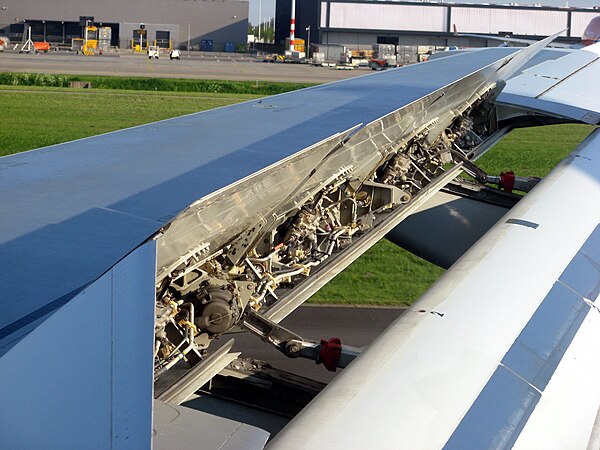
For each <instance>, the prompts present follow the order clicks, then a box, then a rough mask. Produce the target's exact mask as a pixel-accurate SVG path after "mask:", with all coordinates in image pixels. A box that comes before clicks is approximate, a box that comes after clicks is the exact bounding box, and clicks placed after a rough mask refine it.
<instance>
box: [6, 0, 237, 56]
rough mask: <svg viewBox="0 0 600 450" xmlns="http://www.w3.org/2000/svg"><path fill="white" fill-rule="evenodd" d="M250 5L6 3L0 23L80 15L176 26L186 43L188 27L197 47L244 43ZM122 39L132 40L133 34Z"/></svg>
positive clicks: (158, 0)
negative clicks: (208, 41) (210, 42)
mask: <svg viewBox="0 0 600 450" xmlns="http://www.w3.org/2000/svg"><path fill="white" fill-rule="evenodd" d="M248 4H249V3H248V1H247V0H239V1H237V0H221V1H218V2H215V1H193V2H191V1H173V0H103V1H100V2H98V1H93V0H45V1H43V2H32V1H23V0H3V2H2V5H3V6H6V8H7V11H10V16H9V18H8V19H4V18H3V17H0V22H2V21H3V20H11V21H12V20H13V19H15V18H18V19H19V20H47V21H75V22H79V16H93V17H94V19H95V21H96V22H104V23H123V22H131V23H137V24H140V23H147V24H164V23H167V24H177V25H179V27H180V30H181V35H180V36H179V39H180V42H182V43H185V42H187V37H188V26H189V30H190V38H191V40H192V43H193V45H195V46H196V45H199V44H200V40H201V39H213V40H214V41H215V42H227V41H231V42H235V43H240V44H245V43H246V40H247V33H248ZM0 16H1V15H0ZM16 21H17V20H15V22H16ZM119 38H120V39H131V35H130V34H129V35H127V36H124V37H123V36H119Z"/></svg>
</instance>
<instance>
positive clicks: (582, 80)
mask: <svg viewBox="0 0 600 450" xmlns="http://www.w3.org/2000/svg"><path fill="white" fill-rule="evenodd" d="M599 71H600V43H599V44H594V45H590V46H588V47H585V48H582V49H580V50H577V51H573V52H572V53H569V54H568V55H566V56H563V57H562V58H559V59H555V60H550V61H545V62H543V63H541V64H538V65H536V66H534V67H531V68H529V69H527V70H525V71H523V73H522V74H520V75H518V76H516V77H514V78H512V79H511V80H509V81H508V83H507V85H506V87H505V88H504V90H503V92H502V94H501V95H500V97H499V99H498V103H499V104H500V105H504V106H509V107H511V108H518V109H522V110H529V111H534V112H538V113H544V114H549V115H554V116H557V117H563V118H568V119H574V120H578V121H581V122H585V123H590V124H597V123H600V89H599V88H598V75H597V74H598V73H599Z"/></svg>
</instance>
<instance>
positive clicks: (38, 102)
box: [0, 88, 260, 156]
mask: <svg viewBox="0 0 600 450" xmlns="http://www.w3.org/2000/svg"><path fill="white" fill-rule="evenodd" d="M27 89H28V90H27V91H24V90H23V89H19V90H16V91H9V90H7V89H6V88H5V89H0V111H1V112H2V119H1V120H2V125H1V126H0V156H4V155H8V154H11V153H17V152H21V151H24V150H29V149H32V148H38V147H44V146H47V145H52V144H58V143H60V142H65V141H70V140H73V139H80V138H84V137H87V136H93V135H96V134H101V133H106V132H109V131H114V130H119V129H122V128H128V127H132V126H135V125H140V124H144V123H148V122H155V121H158V120H162V119H167V118H170V117H174V116H181V115H183V114H190V113H193V112H197V111H203V110H206V109H212V108H216V107H219V106H225V105H230V104H233V103H238V102H240V101H245V100H250V99H253V98H259V97H260V96H257V95H247V94H198V93H186V94H181V93H170V92H164V93H157V92H150V93H141V92H140V91H94V90H91V91H89V90H79V91H73V90H71V89H68V88H67V89H65V88H52V89H50V88H27Z"/></svg>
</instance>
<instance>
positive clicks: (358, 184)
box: [154, 101, 489, 376]
mask: <svg viewBox="0 0 600 450" xmlns="http://www.w3.org/2000/svg"><path fill="white" fill-rule="evenodd" d="M483 105H487V103H485V102H481V101H480V102H478V103H477V104H476V105H475V106H473V107H471V108H470V109H469V110H467V111H466V112H464V113H463V114H462V115H460V116H458V117H457V118H455V119H454V120H453V121H452V122H451V123H450V124H449V126H447V127H446V128H440V127H439V124H438V123H437V122H435V121H434V122H433V123H432V124H431V126H425V127H423V128H422V129H421V130H419V131H418V132H415V133H413V134H412V135H411V136H409V137H408V138H407V137H406V136H405V135H403V136H402V138H401V139H399V140H398V141H397V142H395V143H390V144H389V146H388V147H389V148H390V149H389V150H388V151H387V152H386V156H385V157H383V158H382V159H380V160H379V162H378V164H377V165H376V166H374V167H371V168H370V171H369V172H368V175H367V176H359V175H357V174H356V173H353V171H352V170H344V169H343V168H342V169H341V170H339V172H337V175H336V176H335V177H333V178H328V179H327V180H326V182H325V183H324V184H323V186H322V187H321V188H320V190H318V192H316V193H313V194H312V195H310V197H309V198H308V200H306V201H304V203H303V204H299V205H297V206H295V207H293V208H291V209H289V210H287V211H285V213H283V214H273V218H272V219H270V220H266V221H265V220H263V221H262V222H260V223H258V222H257V224H256V225H255V226H253V227H251V228H250V229H248V230H246V232H244V233H241V234H238V235H236V236H235V237H234V238H232V239H230V240H229V242H228V243H227V244H226V245H225V246H223V247H221V248H219V249H218V250H216V251H206V249H201V250H199V251H198V252H197V253H196V254H194V255H192V257H189V258H187V259H186V260H185V261H182V262H181V264H180V265H179V266H178V267H177V268H176V269H175V270H173V271H172V272H170V273H169V276H167V277H166V278H164V280H162V282H161V283H160V286H158V287H157V308H156V347H155V352H154V357H155V370H156V376H159V375H160V374H161V373H162V372H164V371H165V370H167V369H169V368H170V367H173V366H174V365H175V364H177V362H179V361H181V360H183V359H184V360H187V361H189V362H191V363H192V364H193V363H194V362H195V361H197V360H199V359H202V357H203V354H204V353H205V352H206V349H207V348H208V346H209V344H210V342H211V341H212V340H213V339H215V338H218V337H219V336H220V335H222V334H223V333H225V332H227V331H229V330H231V329H232V328H233V327H235V326H236V324H237V323H238V322H239V321H240V318H241V317H242V315H243V314H244V311H246V309H247V308H251V309H252V310H254V311H263V310H265V309H268V308H270V307H271V306H272V305H274V304H276V303H277V302H278V301H279V299H280V298H281V297H283V296H285V295H286V294H288V293H289V291H290V290H291V289H294V287H295V286H297V285H298V284H300V283H302V282H303V281H304V280H306V279H307V278H308V277H310V276H311V275H312V274H314V273H315V271H317V270H318V269H319V268H320V266H321V265H323V264H324V263H325V262H326V261H327V260H328V259H330V258H332V256H334V255H336V254H337V253H339V252H342V251H343V250H344V249H346V248H347V247H349V246H351V245H352V243H353V242H354V241H355V240H356V239H357V238H358V237H360V236H361V235H363V234H364V233H366V232H368V231H369V230H371V229H374V228H376V227H377V226H378V224H379V223H380V222H381V221H382V220H383V219H385V217H386V216H387V215H388V214H389V213H390V212H392V211H397V210H398V209H399V208H403V207H405V206H406V205H409V204H410V203H411V202H412V201H413V200H414V199H415V198H417V197H418V196H419V194H420V193H421V191H422V190H423V189H424V188H425V187H426V186H428V185H429V184H430V183H432V182H434V181H435V180H436V179H437V178H438V177H439V176H440V175H442V174H443V173H444V172H445V170H446V169H447V166H448V165H451V164H453V163H454V162H455V161H456V162H460V161H457V159H456V158H454V157H453V154H454V153H455V152H456V151H459V152H460V154H461V157H462V158H466V157H467V156H468V152H469V151H471V150H472V149H473V148H474V147H476V146H477V145H479V144H480V143H481V142H482V141H483V140H484V138H485V136H486V135H487V134H488V126H487V123H489V121H486V120H481V117H488V116H489V114H487V113H486V112H485V111H483V112H482V111H478V108H480V107H483ZM486 107H487V106H486ZM474 112H476V115H475V116H476V117H478V120H473V118H472V116H474V114H473V113H474ZM432 130H441V132H440V131H435V133H437V136H432V133H433V132H434V131H432ZM361 178H362V179H361Z"/></svg>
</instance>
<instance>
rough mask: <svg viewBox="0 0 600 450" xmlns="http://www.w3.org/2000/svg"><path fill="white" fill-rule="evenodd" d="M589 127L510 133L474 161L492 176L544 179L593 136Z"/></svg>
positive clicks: (541, 128) (535, 129)
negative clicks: (508, 172)
mask: <svg viewBox="0 0 600 450" xmlns="http://www.w3.org/2000/svg"><path fill="white" fill-rule="evenodd" d="M594 128H595V127H594V126H592V125H573V124H563V125H551V126H546V127H533V128H520V129H517V130H514V131H512V132H511V133H510V134H509V135H508V136H507V137H505V138H504V139H503V140H502V141H500V143H499V144H498V145H496V147H494V148H493V149H492V150H491V151H490V152H489V153H487V154H485V155H484V156H483V157H481V159H479V160H478V161H477V164H478V165H480V166H481V167H482V168H483V169H484V170H486V171H487V172H488V173H489V174H491V175H498V174H500V173H501V172H504V171H506V170H512V171H514V172H515V175H521V176H535V177H543V176H545V175H546V174H547V173H548V172H550V171H551V170H552V168H554V167H555V166H556V165H557V164H558V163H559V162H560V161H561V160H562V159H563V158H564V157H565V156H566V155H567V154H568V153H569V152H570V151H571V150H573V149H574V148H575V147H576V146H577V144H579V143H580V142H581V141H582V140H583V139H585V137H586V136H587V135H588V134H590V133H591V132H592V130H593V129H594Z"/></svg>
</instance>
